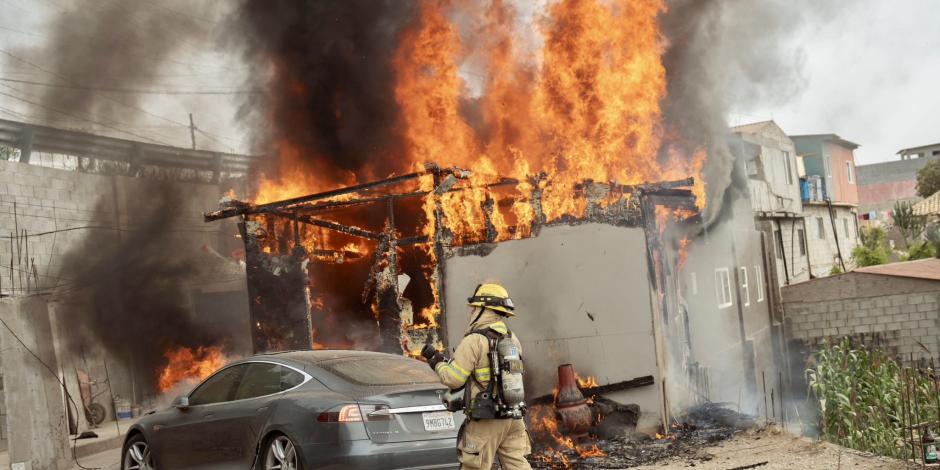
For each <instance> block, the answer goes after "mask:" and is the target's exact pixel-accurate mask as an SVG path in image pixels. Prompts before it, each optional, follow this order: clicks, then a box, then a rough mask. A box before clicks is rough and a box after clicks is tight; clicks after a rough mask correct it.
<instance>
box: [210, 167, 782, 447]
mask: <svg viewBox="0 0 940 470" xmlns="http://www.w3.org/2000/svg"><path fill="white" fill-rule="evenodd" d="M693 182H694V179H693V178H688V179H684V180H677V181H670V182H660V183H650V184H640V185H622V184H618V183H615V182H609V183H595V182H592V181H589V180H586V181H582V182H580V183H578V184H576V185H575V186H574V187H573V190H572V192H571V194H570V199H568V200H567V202H568V203H569V204H571V207H572V208H573V209H574V210H573V211H572V213H564V214H561V215H556V216H554V217H549V216H548V215H547V214H546V211H544V210H543V207H544V206H543V205H542V204H543V200H544V199H543V198H544V191H545V190H546V188H548V187H550V185H551V183H552V179H551V177H549V176H547V175H543V176H542V177H541V180H534V181H531V182H520V181H519V180H515V179H512V178H504V177H498V176H490V175H478V174H474V173H472V172H469V171H466V170H462V169H458V168H448V169H444V168H439V167H436V166H428V167H427V168H426V170H425V171H421V172H414V173H410V174H405V175H401V176H397V177H392V178H388V179H385V180H380V181H375V182H370V183H364V184H358V185H354V186H350V187H346V188H340V189H335V190H331V191H327V192H322V193H317V194H311V195H307V196H301V197H297V198H292V199H287V200H282V201H275V202H269V203H264V204H252V203H244V202H240V201H235V200H230V199H226V200H223V201H222V207H221V208H220V209H219V210H218V211H214V212H210V213H207V214H206V220H207V221H212V220H219V219H222V218H227V217H235V216H238V217H240V218H241V223H240V225H239V227H240V232H241V236H242V237H243V239H244V242H245V247H246V259H247V273H248V285H249V297H250V299H251V305H250V311H251V325H252V344H253V345H254V349H255V352H263V351H270V350H283V349H291V348H300V349H305V348H360V349H373V350H381V351H386V352H392V353H398V354H407V355H411V356H417V351H419V350H420V348H421V346H422V345H423V344H425V342H427V341H431V342H435V343H436V344H439V346H440V347H443V348H446V349H450V348H451V347H453V346H455V345H456V344H457V343H458V342H459V340H460V338H461V337H462V336H463V334H464V332H465V328H466V324H467V321H468V319H467V317H466V312H467V309H466V308H465V303H466V296H467V295H468V294H467V293H468V292H472V291H473V289H474V286H476V285H477V284H479V283H481V282H486V281H497V282H500V283H502V284H504V285H506V286H507V287H508V288H509V289H510V291H511V292H512V294H513V297H514V299H515V301H516V303H517V304H518V306H519V311H520V314H519V315H518V316H517V317H515V318H514V319H513V320H512V327H513V328H514V329H515V330H516V331H518V332H519V334H520V336H521V338H522V342H523V348H524V350H525V351H526V364H527V371H529V373H527V375H526V378H527V380H528V383H527V384H526V390H527V393H529V394H530V395H531V396H532V397H538V396H543V395H549V394H551V393H552V392H553V389H554V388H555V387H556V383H557V376H556V373H555V371H556V369H557V367H558V366H559V365H560V364H566V363H571V364H574V365H575V367H576V368H577V370H578V372H580V373H582V374H584V375H585V376H590V377H591V378H592V379H593V381H594V382H595V383H594V384H593V385H595V386H597V385H600V386H606V388H605V391H607V392H608V393H606V394H605V396H606V397H607V398H610V399H614V400H615V401H617V402H619V403H623V404H628V403H629V404H635V405H638V407H639V410H640V413H639V416H638V420H639V422H638V423H636V424H638V426H639V427H640V428H641V429H647V430H651V431H655V430H659V429H663V428H665V429H669V424H670V422H671V416H672V415H673V414H675V413H679V412H680V411H681V410H682V409H683V408H684V407H686V406H688V405H690V404H694V403H700V402H703V401H707V400H711V399H713V398H726V399H728V400H729V401H733V400H731V398H732V397H737V398H736V400H737V401H738V403H739V406H747V410H748V411H751V412H752V413H757V412H758V410H759V409H760V408H762V407H759V406H758V403H757V401H756V400H755V397H756V396H757V394H758V391H761V392H763V391H764V390H761V387H759V386H758V382H757V380H758V376H761V378H762V379H763V380H764V382H766V376H767V375H768V371H769V374H770V375H771V376H772V378H773V380H774V381H773V383H771V388H773V389H777V386H778V382H777V381H776V377H777V376H778V374H777V372H776V369H775V368H774V365H773V364H774V360H775V357H774V355H773V351H772V349H773V348H772V346H771V343H772V339H771V336H772V335H771V330H770V329H768V328H767V324H768V323H769V316H768V312H769V310H768V309H767V305H768V304H767V303H766V302H764V300H765V297H764V292H766V291H767V288H766V286H764V285H763V282H764V280H763V278H762V276H761V272H763V271H762V270H763V269H764V267H763V264H762V261H760V260H761V253H760V241H759V234H757V232H755V231H753V229H752V230H751V231H750V232H748V231H746V230H745V231H742V232H739V235H738V236H739V237H740V238H741V239H740V240H739V241H738V242H737V244H735V243H734V242H732V243H731V244H730V245H727V244H726V243H725V240H729V239H731V240H733V236H731V237H728V236H726V235H728V234H726V233H721V234H713V235H712V236H713V237H716V240H715V241H711V242H709V241H708V240H707V238H708V234H707V233H706V232H705V231H703V229H702V228H703V223H702V217H701V214H700V212H699V211H698V208H697V206H696V204H695V203H696V198H695V195H694V194H693V192H692V190H691V189H690V188H691V187H692V186H693ZM520 188H526V189H528V190H529V192H523V191H521V190H520ZM745 202H746V201H745ZM738 205H740V204H738ZM745 206H747V205H746V204H745ZM468 209H469V210H468ZM464 210H465V211H467V212H466V213H462V212H461V211H464ZM749 210H750V208H749V206H747V207H745V208H744V213H745V214H746V215H748V216H749V214H750V213H749ZM730 232H734V230H733V229H732V230H730ZM689 237H692V238H689ZM690 239H694V241H693V242H691V243H690ZM716 242H717V243H716ZM699 245H702V246H701V247H700V246H699ZM726 245H727V246H726ZM690 247H693V248H692V249H693V256H692V261H691V263H690V261H689V249H690ZM715 250H718V251H720V252H721V253H722V255H724V256H726V257H725V258H724V259H726V260H727V261H728V263H727V264H729V265H730V267H731V273H732V275H731V277H729V276H722V275H719V273H727V272H728V268H727V267H725V268H724V269H723V270H722V268H717V269H715V273H716V276H715V279H716V284H715V285H714V289H712V290H711V292H717V293H718V298H719V301H718V302H716V303H715V308H713V309H709V308H708V307H704V308H703V307H699V306H698V305H693V304H694V303H698V301H699V298H700V296H702V297H706V298H707V297H709V296H708V295H707V294H706V295H701V294H700V292H699V289H701V290H703V291H704V292H705V293H707V292H709V291H708V290H706V289H707V288H706V287H705V286H706V285H708V284H709V282H708V281H707V280H703V281H702V282H701V284H702V285H701V286H697V285H696V286H693V287H691V290H690V287H689V286H688V285H685V281H684V280H683V279H684V278H683V276H685V275H686V273H685V271H684V270H683V268H684V265H685V264H686V263H690V264H692V265H694V266H696V267H699V266H703V267H704V266H705V265H706V264H707V263H708V262H709V261H707V259H714V256H713V253H711V252H714V251H715ZM699 251H701V252H702V254H701V255H699V254H698V252H699ZM739 265H741V266H743V267H742V268H741V270H740V272H739V269H738V267H737V266H739ZM708 267H711V266H710V265H708ZM752 268H753V269H755V270H756V271H755V274H754V277H753V280H752V281H751V283H750V285H749V283H748V281H747V274H746V272H745V271H748V272H749V271H750V270H751V269H752ZM703 269H707V267H705V268H703ZM691 276H692V277H693V278H694V276H695V274H691ZM686 278H687V277H686ZM693 282H695V281H693ZM738 286H743V289H744V293H743V294H742V292H741V290H740V288H739V287H738ZM750 290H753V294H751V293H750ZM751 295H753V299H752V300H750V299H748V298H747V297H748V296H751ZM752 301H753V307H752V303H751V302H752ZM702 304H703V305H707V303H705V302H702ZM732 306H735V308H729V307H732ZM708 310H717V311H718V313H719V314H720V317H719V318H720V319H719V320H718V323H722V325H721V327H720V328H719V329H715V328H714V327H711V326H709V325H706V324H704V323H703V321H705V322H706V323H707V322H715V321H716V319H715V318H711V319H707V318H706V315H707V312H708ZM725 317H727V325H725V324H724V323H725ZM724 330H727V331H728V334H727V335H726V334H724ZM693 338H694V339H695V340H694V341H693ZM709 341H710V342H711V344H709ZM695 343H699V344H704V345H705V346H704V347H702V346H698V348H694V347H693V344H695ZM755 343H757V347H756V349H755ZM696 354H697V355H698V356H699V357H700V359H698V360H696V358H695V356H696ZM729 373H730V374H733V375H732V377H737V378H740V379H735V380H727V379H726V380H724V381H723V382H721V383H716V384H715V385H710V380H712V377H713V376H717V377H722V376H724V375H725V374H729ZM670 381H674V382H670ZM764 387H766V385H764ZM768 390H769V389H768ZM771 393H772V391H771ZM742 395H743V396H745V397H746V400H747V402H748V403H744V404H742V403H740V401H741V397H742ZM778 396H779V395H778ZM752 405H753V406H752ZM765 406H770V405H765ZM777 410H779V404H777V405H773V410H772V411H767V413H771V414H774V415H776V414H778V413H779V411H777ZM765 411H766V410H765ZM768 416H769V415H768Z"/></svg>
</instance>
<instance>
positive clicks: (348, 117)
mask: <svg viewBox="0 0 940 470" xmlns="http://www.w3.org/2000/svg"><path fill="white" fill-rule="evenodd" d="M414 12H415V8H414V5H413V3H412V2H411V1H400V0H346V1H316V2H299V1H275V2H269V1H258V0H245V1H243V2H242V4H241V5H240V7H239V8H238V9H237V14H236V15H235V18H234V19H233V23H234V24H233V27H232V31H233V34H234V35H235V37H233V42H234V43H236V44H239V45H240V47H243V48H244V54H245V61H246V62H247V63H249V64H253V65H254V66H255V67H258V73H255V74H253V79H252V83H250V84H249V85H250V86H253V87H254V86H257V87H261V88H264V89H265V90H267V92H266V93H265V94H264V95H263V96H262V97H261V98H258V99H256V100H252V101H250V102H248V103H246V105H245V107H244V110H245V113H246V115H248V116H251V117H253V118H254V119H253V121H254V122H255V123H256V124H257V126H256V128H259V129H265V130H267V131H268V133H261V136H262V138H263V139H265V140H268V141H269V142H270V140H285V141H288V142H291V143H292V144H293V145H294V146H296V147H297V149H298V150H300V151H302V152H303V153H304V155H305V156H306V158H309V159H310V160H311V161H312V160H314V159H315V160H318V161H322V162H325V163H327V164H326V165H320V166H318V168H319V169H320V170H324V171H327V170H332V171H337V170H339V171H343V170H345V171H357V170H360V169H362V168H364V167H367V166H368V167H371V168H374V169H375V172H376V173H378V174H380V175H381V176H385V175H387V174H389V173H391V172H393V171H395V170H396V169H398V167H399V165H396V162H395V161H394V160H393V159H392V156H393V155H396V154H398V153H399V151H400V150H401V147H402V136H401V134H400V131H399V127H398V126H397V120H398V115H399V112H398V105H397V104H396V101H395V90H394V86H395V72H394V70H393V69H392V63H391V62H392V56H393V53H394V51H395V49H396V47H397V44H398V39H399V34H400V32H401V30H402V28H403V27H404V26H405V25H407V24H408V22H409V21H410V20H411V19H412V17H413V16H414ZM258 100H261V101H260V102H259V101H258ZM268 126H270V127H268Z"/></svg>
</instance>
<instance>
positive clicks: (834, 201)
mask: <svg viewBox="0 0 940 470" xmlns="http://www.w3.org/2000/svg"><path fill="white" fill-rule="evenodd" d="M790 138H791V139H792V140H793V143H794V144H795V145H796V151H797V154H798V156H799V157H800V167H801V168H802V171H801V174H800V179H801V197H802V200H803V216H804V217H805V230H806V232H805V234H806V239H807V253H808V257H807V261H806V262H807V264H806V266H807V269H808V270H809V274H810V277H821V276H827V275H829V273H830V272H833V271H845V270H848V269H852V267H853V265H852V260H851V253H852V249H853V248H855V246H857V245H858V243H859V241H858V238H859V237H858V193H859V191H858V178H857V174H856V168H855V154H854V150H855V149H856V148H858V144H855V143H853V142H849V141H848V140H845V139H843V138H841V137H839V136H838V135H836V134H814V135H797V136H790Z"/></svg>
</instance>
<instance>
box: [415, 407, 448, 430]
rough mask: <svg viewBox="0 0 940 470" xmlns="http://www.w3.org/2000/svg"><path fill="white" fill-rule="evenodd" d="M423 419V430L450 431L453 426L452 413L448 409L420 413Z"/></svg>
mask: <svg viewBox="0 0 940 470" xmlns="http://www.w3.org/2000/svg"><path fill="white" fill-rule="evenodd" d="M421 418H422V419H424V430H425V431H428V432H438V431H450V430H453V429H454V428H455V427H456V426H454V414H453V413H451V412H450V411H435V412H433V413H421Z"/></svg>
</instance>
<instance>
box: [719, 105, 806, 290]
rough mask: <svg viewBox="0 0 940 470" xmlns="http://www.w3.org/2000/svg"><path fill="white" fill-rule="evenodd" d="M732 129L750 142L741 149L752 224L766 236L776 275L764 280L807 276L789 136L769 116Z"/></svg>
mask: <svg viewBox="0 0 940 470" xmlns="http://www.w3.org/2000/svg"><path fill="white" fill-rule="evenodd" d="M732 131H733V132H734V133H735V134H736V135H737V136H738V137H740V138H741V140H743V141H744V142H747V143H749V144H752V145H749V146H746V147H745V148H744V154H745V156H746V157H747V161H746V162H745V163H746V169H747V177H748V189H749V190H750V196H751V206H752V208H753V209H754V224H755V227H756V228H757V229H758V230H759V231H761V232H763V233H764V237H765V238H766V239H767V240H769V241H772V245H771V246H772V250H771V251H772V258H773V263H774V264H776V268H777V269H776V273H775V274H776V279H775V280H774V279H770V281H771V282H772V285H788V284H792V283H795V282H801V281H806V280H808V279H809V278H810V270H809V263H808V262H807V255H808V250H807V245H806V226H805V223H804V220H803V204H802V201H801V198H800V177H799V173H798V168H797V152H796V147H795V145H794V143H793V141H792V140H791V139H790V138H789V137H788V136H787V133H786V132H784V131H783V129H781V128H780V126H779V125H777V123H776V122H774V121H762V122H755V123H751V124H745V125H742V126H737V127H734V128H732ZM768 256H771V255H770V254H768ZM768 265H770V264H768ZM772 274H773V273H771V275H772ZM774 281H776V282H774Z"/></svg>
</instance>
